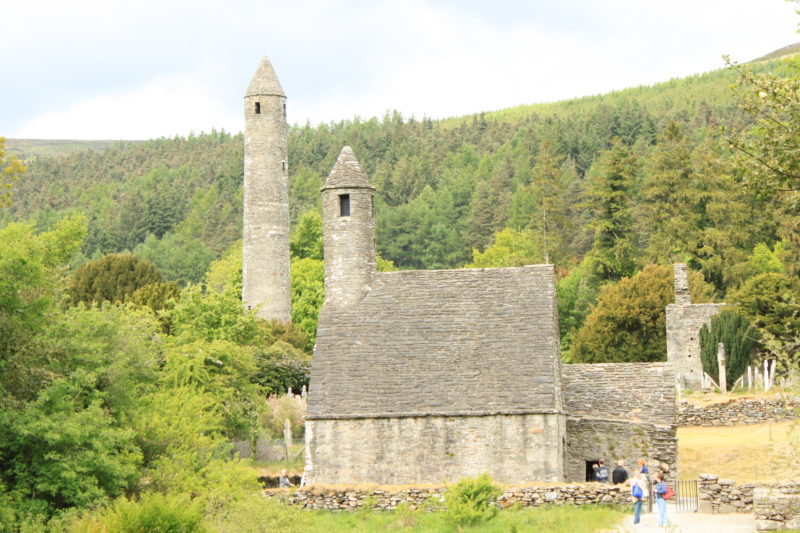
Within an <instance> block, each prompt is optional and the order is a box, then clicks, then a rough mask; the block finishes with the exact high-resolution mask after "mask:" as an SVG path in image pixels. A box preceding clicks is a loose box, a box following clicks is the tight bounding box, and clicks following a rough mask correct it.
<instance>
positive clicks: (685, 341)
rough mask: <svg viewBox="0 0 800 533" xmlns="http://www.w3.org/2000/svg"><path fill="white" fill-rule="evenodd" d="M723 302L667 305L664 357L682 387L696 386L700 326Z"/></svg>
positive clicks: (700, 365)
mask: <svg viewBox="0 0 800 533" xmlns="http://www.w3.org/2000/svg"><path fill="white" fill-rule="evenodd" d="M724 306H725V304H684V305H679V304H670V305H668V306H667V361H669V362H671V363H673V364H674V365H675V373H676V374H677V377H678V382H679V384H680V386H681V388H683V389H692V390H700V384H701V379H702V376H703V363H702V361H701V360H700V328H702V327H703V326H704V325H706V324H710V323H711V319H712V318H713V317H714V315H716V314H717V313H719V311H720V309H722V308H723V307H724Z"/></svg>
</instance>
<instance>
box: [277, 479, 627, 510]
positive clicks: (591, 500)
mask: <svg viewBox="0 0 800 533" xmlns="http://www.w3.org/2000/svg"><path fill="white" fill-rule="evenodd" d="M445 490H447V489H446V487H434V488H406V489H395V490H390V489H381V488H366V487H365V488H358V487H352V488H349V489H341V490H335V489H325V488H314V487H309V488H308V489H306V490H303V489H296V490H293V489H267V490H265V491H264V495H265V497H267V498H276V499H278V500H280V501H282V502H284V503H288V504H290V505H296V506H300V507H302V508H303V509H307V510H328V511H355V510H357V509H359V508H361V507H363V506H364V505H365V502H367V503H368V504H369V505H370V506H371V507H372V508H373V509H382V510H392V509H395V508H396V507H397V506H398V505H399V504H406V505H409V506H411V508H412V509H419V508H423V509H428V510H431V511H441V510H444V508H445V507H444V492H445ZM630 503H631V497H630V489H629V488H628V486H627V485H607V484H600V483H569V484H547V483H543V484H541V485H531V486H525V487H507V488H506V489H504V490H503V494H501V495H500V497H498V498H497V506H498V507H500V508H506V507H511V506H512V505H514V504H519V505H521V506H523V507H539V506H543V505H596V504H621V505H627V504H630Z"/></svg>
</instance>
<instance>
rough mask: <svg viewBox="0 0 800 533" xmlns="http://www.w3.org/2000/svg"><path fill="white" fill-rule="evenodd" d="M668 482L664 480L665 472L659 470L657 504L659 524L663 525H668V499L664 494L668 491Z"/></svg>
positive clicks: (657, 475) (656, 489)
mask: <svg viewBox="0 0 800 533" xmlns="http://www.w3.org/2000/svg"><path fill="white" fill-rule="evenodd" d="M667 488H668V487H667V484H666V483H665V482H664V474H663V473H662V472H659V473H658V474H656V487H655V493H656V506H657V507H658V525H659V526H662V527H666V526H667V500H665V499H664V494H665V493H666V492H667Z"/></svg>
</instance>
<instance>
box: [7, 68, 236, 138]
mask: <svg viewBox="0 0 800 533" xmlns="http://www.w3.org/2000/svg"><path fill="white" fill-rule="evenodd" d="M223 104H225V102H220V101H219V100H218V99H216V98H213V97H212V96H211V95H210V93H209V91H208V88H207V87H206V86H204V85H203V84H202V83H200V82H198V80H196V79H192V78H189V77H185V76H173V77H160V78H156V79H154V80H152V81H150V82H148V83H146V84H144V85H142V86H141V87H139V88H138V89H135V90H132V91H128V92H123V93H119V94H108V95H104V96H101V97H99V98H95V99H92V100H87V101H84V102H80V103H78V104H76V105H74V106H72V107H70V108H68V109H65V110H63V111H50V112H47V113H45V114H42V115H39V116H37V117H35V118H33V119H32V120H30V121H28V122H26V123H24V124H23V125H22V126H21V127H20V128H19V130H18V131H16V132H15V133H14V134H13V136H14V137H20V138H52V139H148V138H151V137H160V136H166V137H170V136H173V135H176V134H177V135H186V134H188V133H189V132H190V131H194V132H196V133H199V132H201V131H209V130H210V129H211V128H212V127H215V128H217V129H223V128H224V129H225V130H226V131H234V132H235V131H239V130H240V129H241V124H240V122H241V120H240V119H239V118H238V116H237V114H236V113H235V112H232V111H231V110H230V106H225V105H223Z"/></svg>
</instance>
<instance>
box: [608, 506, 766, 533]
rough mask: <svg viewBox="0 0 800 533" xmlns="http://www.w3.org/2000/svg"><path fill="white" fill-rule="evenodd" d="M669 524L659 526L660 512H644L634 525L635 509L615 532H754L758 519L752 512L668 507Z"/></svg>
mask: <svg viewBox="0 0 800 533" xmlns="http://www.w3.org/2000/svg"><path fill="white" fill-rule="evenodd" d="M654 511H655V509H654ZM667 517H668V518H669V524H670V525H669V526H667V527H658V526H657V525H656V524H658V513H657V512H653V513H645V514H642V521H641V522H640V523H639V524H637V525H633V511H632V510H631V514H630V516H626V517H625V520H624V521H623V522H622V524H621V525H620V527H619V528H617V529H614V530H612V531H614V532H626V533H627V532H637V533H638V532H641V533H656V532H664V531H667V532H670V533H753V532H755V530H756V520H755V517H754V516H753V514H752V513H750V514H745V513H733V514H704V513H690V512H680V513H678V512H675V511H674V510H672V509H669V508H668V509H667Z"/></svg>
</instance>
